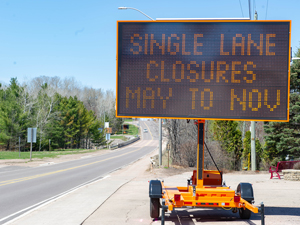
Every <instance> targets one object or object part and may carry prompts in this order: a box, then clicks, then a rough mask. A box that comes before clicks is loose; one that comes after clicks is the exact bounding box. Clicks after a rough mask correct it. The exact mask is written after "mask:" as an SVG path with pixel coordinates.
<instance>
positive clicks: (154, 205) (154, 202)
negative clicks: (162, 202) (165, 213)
mask: <svg viewBox="0 0 300 225" xmlns="http://www.w3.org/2000/svg"><path fill="white" fill-rule="evenodd" d="M150 217H151V218H158V217H159V198H150Z"/></svg>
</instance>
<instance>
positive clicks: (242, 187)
mask: <svg viewBox="0 0 300 225" xmlns="http://www.w3.org/2000/svg"><path fill="white" fill-rule="evenodd" d="M236 192H237V193H238V194H239V195H240V196H241V198H243V199H244V200H246V201H247V202H249V203H250V204H251V203H252V202H253V201H254V194H253V188H252V184H250V183H239V185H238V187H237V190H236ZM239 214H240V218H241V219H250V217H251V211H250V210H249V209H247V208H245V209H244V208H240V209H239Z"/></svg>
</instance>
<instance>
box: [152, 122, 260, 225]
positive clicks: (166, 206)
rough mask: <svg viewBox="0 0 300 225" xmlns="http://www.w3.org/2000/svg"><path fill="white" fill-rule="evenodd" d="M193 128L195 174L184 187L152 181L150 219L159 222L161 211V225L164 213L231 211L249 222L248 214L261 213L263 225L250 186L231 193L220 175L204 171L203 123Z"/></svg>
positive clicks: (198, 123)
mask: <svg viewBox="0 0 300 225" xmlns="http://www.w3.org/2000/svg"><path fill="white" fill-rule="evenodd" d="M195 124H196V125H197V126H198V145H197V146H198V147H197V148H198V149H197V170H194V171H193V175H192V177H191V178H190V179H189V180H188V184H187V186H186V187H173V186H166V185H165V184H164V182H163V181H160V180H151V181H150V183H149V197H150V216H151V217H152V218H159V216H160V209H161V224H162V225H163V224H164V220H165V212H166V211H172V210H175V209H176V208H232V211H233V212H235V213H237V212H239V215H240V218H241V219H249V218H250V217H251V212H253V213H258V212H260V213H261V223H262V224H263V225H264V205H263V203H261V206H260V207H255V206H254V205H253V203H254V194H253V189H252V185H251V184H250V183H240V184H239V185H238V187H237V190H236V191H234V190H232V189H230V188H229V187H227V186H226V185H225V183H223V179H222V172H221V171H219V170H204V145H205V143H204V124H205V120H198V121H196V122H195Z"/></svg>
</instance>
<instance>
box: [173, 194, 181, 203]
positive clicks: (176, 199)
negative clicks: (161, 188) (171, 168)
mask: <svg viewBox="0 0 300 225" xmlns="http://www.w3.org/2000/svg"><path fill="white" fill-rule="evenodd" d="M174 201H175V202H178V201H180V195H178V194H176V195H174Z"/></svg>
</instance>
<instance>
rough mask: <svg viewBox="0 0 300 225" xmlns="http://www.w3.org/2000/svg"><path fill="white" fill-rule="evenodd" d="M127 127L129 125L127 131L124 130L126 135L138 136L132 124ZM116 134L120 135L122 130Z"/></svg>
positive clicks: (137, 130) (137, 131)
mask: <svg viewBox="0 0 300 225" xmlns="http://www.w3.org/2000/svg"><path fill="white" fill-rule="evenodd" d="M124 124H126V123H124ZM128 125H129V129H128V130H126V135H134V136H136V135H138V133H139V129H138V128H137V127H136V126H134V125H132V124H128ZM116 134H122V130H120V131H119V132H117V133H116Z"/></svg>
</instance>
